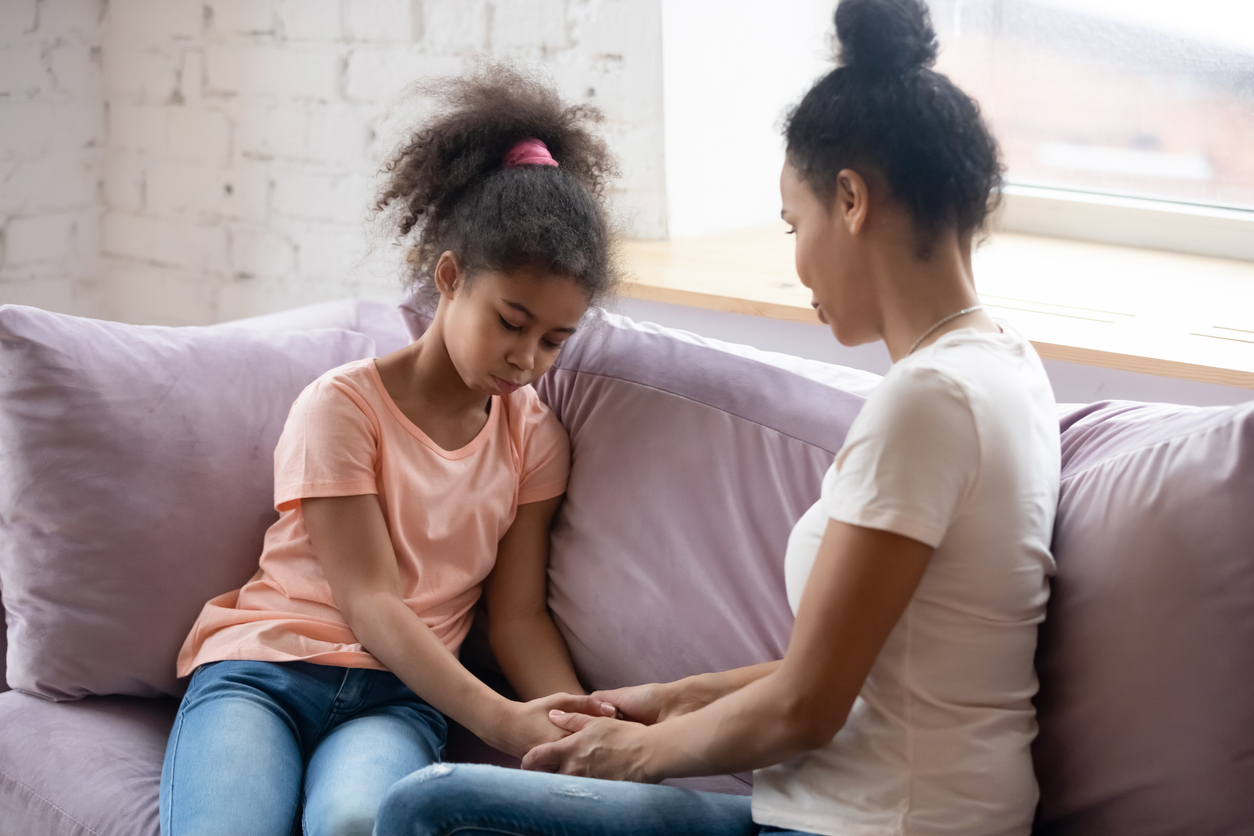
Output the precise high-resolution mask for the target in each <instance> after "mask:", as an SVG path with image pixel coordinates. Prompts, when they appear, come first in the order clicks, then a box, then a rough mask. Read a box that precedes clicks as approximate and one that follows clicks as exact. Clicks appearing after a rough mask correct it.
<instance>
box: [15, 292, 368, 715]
mask: <svg viewBox="0 0 1254 836" xmlns="http://www.w3.org/2000/svg"><path fill="white" fill-rule="evenodd" d="M374 347H375V346H374V342H373V341H372V340H371V339H370V338H369V337H367V336H365V335H362V334H357V333H351V332H348V331H338V330H321V331H305V332H290V333H283V332H266V331H257V330H247V329H244V328H226V327H221V326H215V327H209V328H164V327H156V326H135V325H123V324H120V323H114V322H102V321H97V320H90V319H80V318H77V317H72V316H65V315H61V314H53V313H48V312H46V311H41V310H38V309H35V308H27V307H22V306H17V305H6V306H3V307H0V593H2V594H3V599H4V608H5V611H6V618H7V622H8V643H9V653H8V671H7V677H8V682H9V684H10V685H11V686H12V687H14V688H16V689H18V690H22V691H25V692H28V693H31V694H35V695H38V696H42V697H46V698H49V699H54V700H65V699H75V698H78V697H82V696H85V695H88V694H131V695H136V696H155V695H159V694H174V695H177V694H179V693H180V692H181V689H182V684H181V683H180V682H178V681H177V680H176V679H175V675H174V660H175V657H176V655H177V653H178V649H179V647H180V645H181V644H182V642H183V639H184V637H185V636H186V635H187V632H188V630H189V629H190V627H191V625H192V622H193V621H194V620H195V618H196V615H197V614H198V613H199V611H200V608H201V606H202V605H203V604H204V602H205V601H206V600H208V599H209V598H210V597H212V596H213V595H216V594H218V593H220V592H224V591H227V590H229V589H232V588H234V587H237V586H239V585H240V584H242V583H243V582H244V581H246V580H247V579H248V577H249V576H250V575H251V574H252V573H253V572H254V571H255V570H256V565H257V558H258V556H259V554H260V550H261V543H262V537H263V535H264V533H265V530H266V528H267V527H268V526H269V525H270V523H271V522H272V521H273V520H274V519H275V518H276V514H275V512H274V509H273V480H274V471H273V461H272V457H273V451H274V446H275V443H276V441H277V440H278V436H279V432H280V431H281V430H282V427H283V423H284V421H285V419H286V418H287V413H288V409H289V408H290V406H291V404H292V401H293V400H295V398H296V395H297V394H298V393H299V392H300V391H301V389H303V388H304V387H305V386H306V385H307V384H308V383H309V382H310V381H312V380H313V379H314V378H316V377H317V376H318V375H320V374H322V373H323V372H324V371H326V370H328V369H331V368H334V367H336V366H339V365H342V364H344V363H347V362H350V361H352V360H357V359H361V358H363V357H370V356H372V355H373V354H374Z"/></svg>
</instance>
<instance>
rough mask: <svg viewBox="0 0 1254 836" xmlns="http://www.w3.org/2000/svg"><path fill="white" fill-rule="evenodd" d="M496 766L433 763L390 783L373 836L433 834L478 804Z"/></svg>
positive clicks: (445, 829) (428, 835)
mask: <svg viewBox="0 0 1254 836" xmlns="http://www.w3.org/2000/svg"><path fill="white" fill-rule="evenodd" d="M496 769H498V767H490V766H477V765H473V764H451V763H436V764H432V765H431V766H428V767H424V768H423V769H420V770H418V771H417V772H414V773H412V774H410V775H407V776H406V777H404V778H402V779H401V780H399V781H397V782H396V783H395V784H393V785H392V788H391V789H390V790H388V793H387V795H386V796H384V798H383V803H382V804H381V805H379V811H378V814H377V817H376V820H375V831H374V832H375V834H376V836H436V834H443V833H447V832H448V828H449V827H450V826H451V825H452V823H453V822H452V818H453V817H456V816H457V815H458V814H459V813H465V811H466V810H471V809H475V808H477V807H478V806H479V804H478V800H479V797H480V795H481V794H482V793H483V792H485V791H487V792H491V789H490V787H488V786H486V785H488V784H490V779H491V773H492V772H493V771H495V770H496Z"/></svg>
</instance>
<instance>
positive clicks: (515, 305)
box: [501, 299, 575, 334]
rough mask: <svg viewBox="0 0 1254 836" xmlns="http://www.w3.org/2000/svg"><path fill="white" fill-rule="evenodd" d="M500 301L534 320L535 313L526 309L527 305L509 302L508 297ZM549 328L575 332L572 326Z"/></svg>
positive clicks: (570, 332) (567, 332) (563, 331)
mask: <svg viewBox="0 0 1254 836" xmlns="http://www.w3.org/2000/svg"><path fill="white" fill-rule="evenodd" d="M501 301H502V302H504V303H505V304H506V305H508V306H509V307H511V308H513V309H514V310H516V311H518V312H519V313H521V314H522V315H523V316H525V317H527V319H528V320H534V319H535V318H536V315H535V314H533V313H532V312H531V311H529V310H527V307H526V306H525V305H523V304H522V303H521V302H511V301H509V300H508V299H502V300H501ZM549 330H550V331H561V332H562V333H563V334H573V333H575V329H574V328H550V329H549Z"/></svg>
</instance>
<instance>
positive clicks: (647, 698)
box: [592, 680, 713, 726]
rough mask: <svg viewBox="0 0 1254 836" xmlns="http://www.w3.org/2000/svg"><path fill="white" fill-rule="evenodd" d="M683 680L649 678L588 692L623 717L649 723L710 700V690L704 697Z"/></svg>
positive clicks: (706, 703)
mask: <svg viewBox="0 0 1254 836" xmlns="http://www.w3.org/2000/svg"><path fill="white" fill-rule="evenodd" d="M685 682H686V680H681V681H679V682H651V683H649V684H647V685H633V686H631V687H629V688H615V689H614V690H612V691H594V692H593V694H592V696H593V697H595V698H597V699H599V700H601V701H603V702H607V703H609V704H610V705H612V706H614V707H615V708H617V709H618V712H619V714H620V715H621V716H622V718H623V719H625V720H631V721H633V722H636V723H643V724H644V725H646V726H651V725H653V724H654V723H660V722H662V721H663V720H665V719H666V718H667V717H677V716H679V715H680V714H687V713H688V712H690V711H696V710H697V709H698V708H703V707H704V706H706V705H708V704H709V703H710V702H712V697H713V695H712V694H711V695H708V696H709V697H710V698H707V695H706V694H704V693H701V689H698V688H696V687H685Z"/></svg>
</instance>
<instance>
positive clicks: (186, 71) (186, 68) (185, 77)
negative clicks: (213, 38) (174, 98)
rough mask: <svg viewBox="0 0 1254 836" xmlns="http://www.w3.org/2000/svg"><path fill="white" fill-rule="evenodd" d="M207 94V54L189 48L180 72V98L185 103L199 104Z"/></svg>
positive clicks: (184, 55)
mask: <svg viewBox="0 0 1254 836" xmlns="http://www.w3.org/2000/svg"><path fill="white" fill-rule="evenodd" d="M204 94H205V55H204V53H203V52H199V51H197V50H191V49H189V50H188V51H187V52H184V53H183V64H182V66H180V67H179V73H178V94H177V95H178V98H179V99H180V100H182V102H183V103H184V104H185V105H190V106H194V105H198V104H200V102H201V100H202V99H203V98H204Z"/></svg>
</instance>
